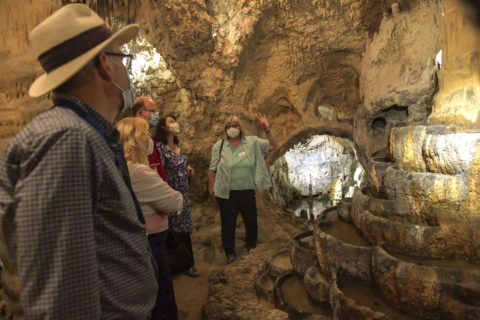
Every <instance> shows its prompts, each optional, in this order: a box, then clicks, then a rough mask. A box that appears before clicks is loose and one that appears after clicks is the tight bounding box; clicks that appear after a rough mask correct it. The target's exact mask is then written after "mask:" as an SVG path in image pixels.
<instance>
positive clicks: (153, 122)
mask: <svg viewBox="0 0 480 320" xmlns="http://www.w3.org/2000/svg"><path fill="white" fill-rule="evenodd" d="M158 120H160V116H159V115H158V113H157V112H150V120H148V122H149V123H150V124H151V125H152V126H154V127H155V126H156V125H157V123H158Z"/></svg>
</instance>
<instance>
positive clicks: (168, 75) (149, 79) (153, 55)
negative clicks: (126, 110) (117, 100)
mask: <svg viewBox="0 0 480 320" xmlns="http://www.w3.org/2000/svg"><path fill="white" fill-rule="evenodd" d="M111 21H112V28H113V30H114V31H115V30H118V29H120V28H122V27H124V26H125V25H127V22H126V21H124V20H123V19H122V18H119V17H111ZM122 52H124V53H127V54H131V55H132V56H133V59H132V66H131V69H130V72H129V75H130V78H131V79H132V82H133V84H134V86H135V88H136V89H137V95H148V96H152V88H160V87H162V83H165V82H167V83H171V82H174V81H175V77H174V76H173V74H172V72H171V71H170V70H169V69H168V67H167V64H166V62H165V60H164V59H163V58H162V56H161V54H160V53H159V52H158V51H157V49H156V48H155V47H154V46H153V45H152V44H151V43H150V42H148V40H147V39H146V38H145V37H144V35H143V34H142V32H140V33H139V34H138V36H137V37H136V38H135V39H133V40H132V41H130V42H128V43H126V44H124V45H123V46H122Z"/></svg>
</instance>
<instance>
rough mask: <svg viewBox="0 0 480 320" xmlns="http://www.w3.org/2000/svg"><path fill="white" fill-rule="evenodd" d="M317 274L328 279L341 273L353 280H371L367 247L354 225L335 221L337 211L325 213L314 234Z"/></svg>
mask: <svg viewBox="0 0 480 320" xmlns="http://www.w3.org/2000/svg"><path fill="white" fill-rule="evenodd" d="M314 237H315V247H316V249H317V258H318V266H319V269H320V271H321V272H322V273H323V274H325V275H326V276H327V277H329V278H331V277H333V275H335V274H336V273H337V271H338V270H339V269H341V270H342V271H343V272H344V273H346V274H348V275H350V276H352V277H354V278H359V279H363V280H365V281H369V280H370V255H371V254H370V252H371V248H370V244H369V243H368V241H366V240H365V239H364V238H363V237H362V236H361V234H360V233H359V232H358V230H357V229H356V228H355V226H354V225H353V224H350V223H347V222H345V221H343V220H342V219H340V218H339V217H338V214H337V211H336V209H334V208H332V209H328V210H325V212H324V213H323V215H322V219H319V220H318V224H317V225H316V226H315V230H314Z"/></svg>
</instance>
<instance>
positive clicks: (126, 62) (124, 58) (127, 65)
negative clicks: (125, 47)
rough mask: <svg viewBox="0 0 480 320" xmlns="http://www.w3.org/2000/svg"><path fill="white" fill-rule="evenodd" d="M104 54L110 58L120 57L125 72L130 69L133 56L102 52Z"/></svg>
mask: <svg viewBox="0 0 480 320" xmlns="http://www.w3.org/2000/svg"><path fill="white" fill-rule="evenodd" d="M104 53H105V54H107V55H110V56H117V57H122V63H123V65H124V66H125V68H127V70H130V68H131V67H132V59H133V55H131V54H126V53H117V52H104Z"/></svg>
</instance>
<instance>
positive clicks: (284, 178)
mask: <svg viewBox="0 0 480 320" xmlns="http://www.w3.org/2000/svg"><path fill="white" fill-rule="evenodd" d="M272 168H273V172H272V180H273V184H274V188H273V189H274V191H273V194H274V195H273V197H274V199H276V201H277V202H278V203H280V204H281V205H282V206H284V207H285V208H286V210H287V211H290V212H292V213H294V214H295V215H296V216H299V217H302V218H307V219H315V218H316V217H317V216H318V215H319V214H320V213H321V212H323V211H324V210H325V209H326V208H329V207H332V206H335V205H336V204H337V203H338V202H339V201H340V200H341V199H343V198H344V197H351V196H352V194H353V190H354V188H355V187H359V186H360V184H361V181H362V179H363V178H364V171H363V168H362V166H361V165H360V163H359V162H358V160H357V158H356V155H355V150H354V146H353V142H352V141H350V140H348V139H344V138H339V137H334V136H329V135H315V136H312V137H310V138H309V139H308V140H307V141H306V142H305V143H297V144H296V145H295V146H294V147H293V148H291V149H290V150H288V151H287V152H286V153H285V154H284V156H283V157H281V158H280V159H278V160H276V162H275V164H274V165H273V166H272ZM271 171H272V170H271Z"/></svg>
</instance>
